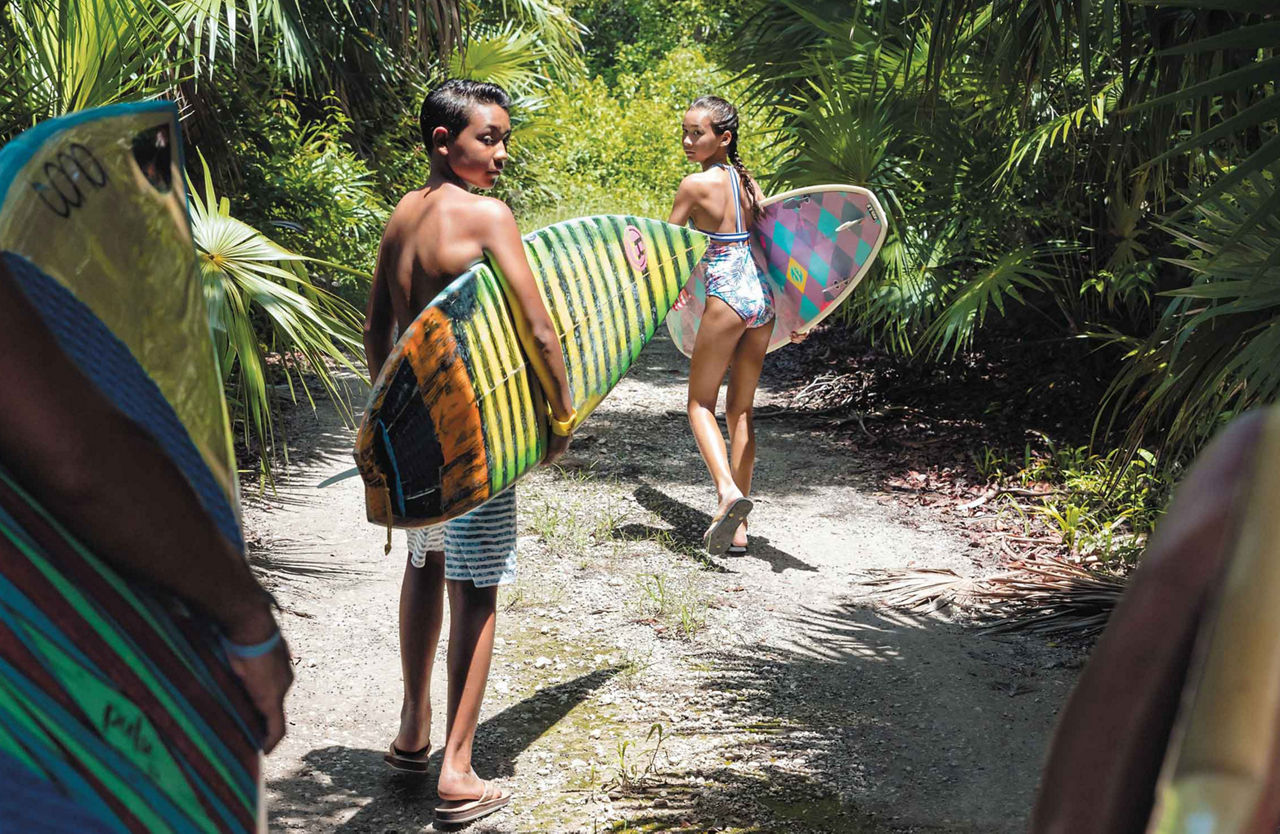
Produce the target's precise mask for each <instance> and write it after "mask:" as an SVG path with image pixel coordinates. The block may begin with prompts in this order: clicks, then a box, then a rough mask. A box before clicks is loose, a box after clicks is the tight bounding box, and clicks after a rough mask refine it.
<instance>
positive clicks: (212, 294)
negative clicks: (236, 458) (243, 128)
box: [189, 158, 362, 466]
mask: <svg viewBox="0 0 1280 834" xmlns="http://www.w3.org/2000/svg"><path fill="white" fill-rule="evenodd" d="M201 163H202V165H203V167H204V183H203V185H204V188H203V189H202V190H203V196H201V195H200V193H199V191H198V190H197V189H195V188H190V187H189V192H190V194H191V200H190V207H191V226H192V234H193V236H194V238H195V242H196V249H197V252H198V255H199V264H200V270H201V275H202V276H203V278H204V288H205V299H206V303H207V304H208V307H209V323H210V326H211V328H212V329H213V332H214V336H215V343H216V345H217V348H218V356H219V363H220V367H221V370H222V375H223V379H224V380H226V381H229V382H231V381H234V384H235V387H236V389H237V393H238V396H235V397H233V401H235V402H238V403H239V404H240V405H241V407H242V408H243V410H244V414H243V419H244V423H245V431H246V435H247V438H251V439H253V440H254V441H256V442H257V443H258V445H259V448H260V449H262V451H263V463H264V466H269V460H268V454H269V453H270V452H271V450H273V449H274V447H275V432H274V425H273V424H274V421H273V419H272V412H273V395H272V392H271V390H270V388H269V387H268V372H267V357H266V354H267V352H268V351H272V352H277V353H279V354H282V355H283V358H282V361H281V362H280V371H281V373H282V375H283V378H284V380H285V383H286V384H287V386H288V388H289V390H290V393H291V396H292V397H294V398H295V399H296V392H297V389H298V388H299V387H301V389H302V391H303V393H304V394H305V395H306V397H307V400H308V401H309V402H311V395H310V393H309V391H308V389H307V387H306V386H305V385H300V386H299V385H296V384H295V383H296V380H295V374H296V371H295V370H294V367H293V362H292V360H291V359H290V357H293V356H296V357H298V358H299V360H300V363H299V364H300V366H301V367H302V368H305V370H307V371H308V372H310V373H311V374H313V375H314V378H315V379H317V380H318V381H319V382H320V383H321V385H322V387H323V389H324V391H325V393H326V394H327V396H328V397H329V398H330V399H331V400H333V402H335V403H336V404H337V405H338V406H339V408H340V410H341V411H342V412H343V413H344V414H346V415H348V416H349V415H350V405H349V403H348V401H347V397H346V394H345V389H344V388H343V387H342V386H341V384H340V383H339V382H338V379H337V377H336V376H335V373H334V371H333V367H341V368H346V369H348V370H350V371H352V372H354V373H357V374H358V373H359V370H358V368H357V367H356V366H355V365H354V364H353V363H352V361H351V359H350V354H351V353H352V352H357V353H358V352H359V350H360V349H361V346H362V342H361V338H360V335H359V329H358V327H359V323H360V320H361V317H360V315H359V312H358V311H357V310H355V309H354V308H352V307H351V306H350V305H349V304H347V303H346V302H345V301H343V300H342V299H340V298H338V297H336V296H334V295H333V294H331V293H329V292H327V291H326V290H324V289H322V288H320V287H317V286H315V285H314V284H313V283H311V281H310V280H309V279H308V277H307V272H306V268H305V264H306V263H308V262H311V261H312V259H311V258H308V257H306V256H304V255H300V254H297V253H296V252H290V251H289V250H287V249H285V248H284V247H282V246H280V245H279V244H277V243H275V242H274V241H272V240H271V239H270V238H268V237H266V236H265V235H263V234H262V233H261V232H259V231H258V230H257V229H254V228H253V227H252V226H249V225H248V224H246V223H244V222H242V221H240V220H237V219H236V218H234V217H232V216H231V213H230V205H229V203H228V201H227V200H226V199H225V198H223V199H219V198H218V196H217V194H216V193H215V191H214V187H213V178H212V175H211V173H210V171H209V166H208V165H207V164H206V163H204V160H203V158H202V159H201ZM260 331H261V332H263V333H265V341H264V337H263V336H262V335H260ZM331 366H332V367H331ZM312 404H313V405H314V403H312Z"/></svg>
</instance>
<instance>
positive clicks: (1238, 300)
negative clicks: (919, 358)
mask: <svg viewBox="0 0 1280 834" xmlns="http://www.w3.org/2000/svg"><path fill="white" fill-rule="evenodd" d="M1201 6H1203V8H1201ZM1276 26H1277V24H1276V23H1275V21H1274V20H1271V19H1270V18H1268V17H1267V16H1266V15H1265V14H1263V13H1262V9H1261V7H1260V6H1258V5H1257V4H1256V3H1251V2H1248V0H1215V2H1212V3H1210V2H1208V0H1203V2H1201V0H1185V2H1168V3H1161V2H1154V3H1143V4H1131V3H1125V2H1121V1H1120V0H1107V1H1106V2H1101V3H1095V4H1086V5H1083V6H1070V5H1054V4H1046V3H1042V2H1038V0H965V2H958V3H953V2H941V0H926V2H923V3H917V2H911V3H906V2H900V0H892V2H888V3H882V4H876V5H874V6H865V5H859V4H850V3H845V2H835V0H783V2H766V0H757V1H756V2H755V3H754V4H753V5H752V7H751V9H750V11H749V12H748V14H747V22H746V23H745V25H744V27H743V28H742V29H741V30H740V31H739V33H738V35H737V37H736V38H735V40H734V43H733V45H732V47H731V49H730V54H729V56H728V59H727V60H728V63H729V64H730V65H731V66H736V67H742V68H743V69H744V72H745V76H746V78H747V79H748V80H749V82H750V85H751V87H750V89H751V92H752V94H753V96H754V97H755V99H756V100H757V101H759V102H762V103H765V104H774V105H777V106H778V107H780V108H781V110H782V111H783V112H784V114H785V117H784V124H783V129H782V130H781V132H780V134H779V136H778V138H779V147H780V148H781V149H782V150H783V151H784V153H786V154H789V158H790V161H789V162H787V161H785V160H784V161H783V162H782V163H781V164H780V165H779V166H778V169H777V171H778V178H779V184H784V183H785V184H794V185H804V184H811V183H814V182H818V181H830V180H832V179H838V180H843V181H847V182H855V183H864V184H868V185H870V186H872V187H874V188H875V189H877V190H878V191H879V192H880V193H881V194H882V196H884V197H885V198H886V202H887V204H888V205H887V207H888V208H889V210H890V212H891V214H892V215H893V225H892V227H891V232H890V239H889V240H888V242H887V243H886V246H885V248H884V249H883V250H882V254H881V256H880V259H879V262H878V264H877V267H876V272H875V274H873V275H872V277H871V279H870V280H868V281H867V282H865V283H864V284H863V287H862V289H861V290H860V291H859V293H858V294H857V295H856V297H855V299H854V303H853V304H851V305H848V306H847V308H846V315H847V316H848V317H850V318H852V319H854V320H856V321H857V322H858V323H859V324H861V325H862V326H863V327H864V328H865V329H866V330H867V331H868V332H870V333H872V334H873V335H875V336H877V337H879V338H883V339H885V340H886V341H888V342H889V343H890V344H892V345H893V346H895V347H897V348H898V349H900V350H902V351H906V352H920V353H925V354H928V355H931V356H935V357H945V356H950V355H953V354H954V352H955V351H957V350H963V349H967V348H969V347H971V346H972V345H973V343H974V339H975V337H976V336H977V334H978V333H979V332H980V331H981V330H982V328H983V326H984V325H986V324H990V323H991V322H993V321H1001V322H1003V324H1004V326H1005V327H1006V329H1007V330H1011V331H1012V332H1021V333H1026V334H1035V335H1034V337H1033V338H1036V339H1043V338H1045V337H1046V336H1057V337H1059V338H1073V337H1078V338H1096V339H1099V340H1100V344H1101V345H1102V346H1103V352H1102V353H1100V354H1099V355H1098V357H1099V361H1098V363H1097V367H1098V368H1100V369H1105V368H1107V367H1108V366H1109V367H1110V368H1111V369H1112V372H1113V373H1114V369H1115V368H1117V367H1119V366H1120V365H1121V363H1122V362H1125V363H1126V368H1127V370H1126V371H1125V374H1124V375H1123V376H1121V377H1120V378H1119V379H1118V381H1117V384H1116V387H1115V388H1113V391H1112V397H1111V399H1110V403H1111V404H1112V405H1113V407H1114V408H1115V409H1119V410H1118V411H1113V412H1112V414H1111V418H1112V420H1115V421H1116V422H1128V421H1129V418H1130V416H1132V415H1133V414H1135V413H1136V414H1137V415H1138V417H1139V419H1138V421H1137V422H1136V423H1135V425H1136V426H1137V428H1136V429H1135V430H1134V431H1133V432H1131V433H1130V435H1129V440H1130V444H1131V448H1136V444H1137V442H1138V436H1139V435H1140V434H1143V433H1146V434H1147V436H1148V438H1149V439H1150V441H1151V442H1153V443H1166V442H1167V443H1171V444H1172V445H1174V446H1183V445H1185V446H1186V448H1187V449H1191V448H1193V447H1194V446H1195V445H1196V444H1197V443H1198V442H1199V441H1200V440H1201V439H1203V438H1204V437H1205V436H1207V434H1208V433H1209V432H1211V431H1212V429H1213V428H1214V427H1215V426H1217V425H1218V424H1219V423H1220V422H1221V421H1222V420H1223V419H1225V418H1226V417H1227V416H1229V415H1230V414H1231V413H1234V412H1236V411H1238V410H1239V409H1241V408H1245V407H1248V406H1249V405H1251V404H1256V403H1258V402H1265V401H1268V400H1269V399H1271V398H1273V397H1274V395H1275V393H1276V385H1275V384H1274V382H1273V375H1274V368H1273V366H1274V363H1273V362H1269V361H1268V360H1265V359H1264V358H1263V356H1264V354H1266V350H1265V346H1266V336H1267V334H1268V332H1269V331H1268V327H1272V326H1274V324H1275V323H1276V321H1277V320H1276V318H1275V315H1276V313H1280V309H1277V308H1276V307H1275V306H1274V303H1273V301H1272V300H1271V299H1270V296H1269V295H1268V294H1267V286H1268V285H1267V284H1266V281H1265V275H1266V274H1267V273H1266V269H1267V268H1269V267H1268V265H1274V264H1276V263H1277V262H1280V235H1278V234H1277V230H1276V229H1275V228H1274V227H1273V224H1271V223H1270V222H1269V219H1273V218H1274V214H1275V208H1276V205H1277V204H1280V198H1278V197H1276V196H1275V193H1276V192H1275V186H1276V183H1275V177H1276V169H1275V167H1274V166H1275V164H1276V162H1277V160H1280V144H1277V143H1278V142H1280V129H1278V123H1277V116H1280V98H1277V89H1276V87H1277V82H1276V79H1277V78H1278V77H1280V74H1278V73H1280V55H1277V53H1276V44H1278V43H1280V38H1278V37H1277V28H1276ZM1250 269H1252V270H1253V271H1252V272H1251V273H1249V275H1248V276H1246V274H1245V273H1246V272H1248V270H1250ZM1242 316H1244V317H1242ZM1245 317H1247V318H1248V320H1247V321H1246V318H1245ZM1157 321H1158V322H1159V324H1158V325H1157ZM1241 326H1243V327H1244V334H1243V335H1241V334H1240V333H1239V331H1238V328H1239V327H1241ZM1237 337H1239V338H1237ZM1249 347H1252V348H1253V349H1248V348H1249ZM1135 409H1136V411H1135ZM1108 424H1109V422H1108V421H1104V423H1103V425H1108ZM1175 459H1176V456H1163V457H1162V460H1167V461H1170V462H1173V461H1174V460H1175Z"/></svg>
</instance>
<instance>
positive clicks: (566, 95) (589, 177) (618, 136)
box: [522, 49, 771, 227]
mask: <svg viewBox="0 0 1280 834" xmlns="http://www.w3.org/2000/svg"><path fill="white" fill-rule="evenodd" d="M712 92H715V93H719V94H721V95H725V96H726V97H729V98H734V97H735V96H736V94H737V92H738V90H737V88H736V87H735V85H734V84H733V83H732V81H731V79H730V78H729V77H728V75H727V74H726V73H724V72H723V71H721V70H720V69H718V68H717V67H716V66H715V65H714V64H713V63H711V61H710V60H709V59H708V58H707V57H706V56H705V55H704V54H703V53H701V52H699V51H696V50H693V49H678V50H676V51H675V52H673V53H671V54H670V55H668V56H667V57H666V58H664V59H663V60H662V61H660V62H659V63H657V64H656V65H654V66H653V67H651V68H650V69H649V70H647V71H646V72H644V73H642V74H637V75H632V74H626V73H624V74H621V75H619V76H618V78H617V82H616V84H614V85H613V86H610V85H609V84H607V83H606V82H605V81H604V79H603V78H599V77H597V78H591V79H585V78H584V79H579V80H577V81H575V82H573V83H570V84H566V85H563V86H559V87H555V88H553V89H551V90H550V91H549V92H548V94H547V97H546V101H547V104H546V107H545V108H544V110H543V111H542V112H541V113H540V114H539V117H538V119H537V130H536V131H534V132H533V136H532V138H531V139H530V140H529V141H528V143H527V144H524V145H523V146H522V153H524V154H527V155H528V156H529V157H530V158H531V160H532V162H533V164H535V165H536V166H538V169H539V172H540V174H541V176H542V178H543V180H542V181H543V184H544V185H545V187H546V188H547V189H548V191H549V192H550V195H549V196H548V197H546V198H542V199H540V200H531V201H530V205H528V207H527V208H526V211H525V218H523V219H525V221H526V224H527V225H529V226H530V227H535V226H538V225H543V224H544V223H546V222H552V221H554V220H559V219H564V218H566V217H572V216H576V215H580V214H586V213H595V212H613V213H621V212H628V213H636V214H641V215H646V216H652V217H665V216H666V215H667V213H668V212H669V211H670V210H671V198H672V196H673V195H674V194H675V190H676V186H677V185H678V184H679V182H680V179H681V178H682V177H683V176H684V175H685V174H688V173H690V172H691V171H692V170H693V169H692V168H690V166H689V164H688V162H687V161H686V160H685V158H684V155H683V154H682V153H681V151H680V121H681V118H682V117H683V116H684V111H685V107H687V106H688V103H689V102H690V101H692V100H693V99H694V98H696V97H698V96H699V95H702V94H704V93H712ZM742 121H743V126H744V127H743V142H742V153H743V157H744V159H745V161H746V163H747V165H748V166H752V165H754V164H755V163H756V161H757V160H759V159H761V157H762V156H763V154H762V150H761V149H762V148H764V147H765V146H766V144H767V141H768V140H767V137H766V132H767V130H768V129H769V128H770V126H771V123H770V122H769V120H768V119H767V118H765V116H764V114H763V113H762V112H761V111H758V110H756V109H752V108H746V109H745V110H744V112H743V114H742Z"/></svg>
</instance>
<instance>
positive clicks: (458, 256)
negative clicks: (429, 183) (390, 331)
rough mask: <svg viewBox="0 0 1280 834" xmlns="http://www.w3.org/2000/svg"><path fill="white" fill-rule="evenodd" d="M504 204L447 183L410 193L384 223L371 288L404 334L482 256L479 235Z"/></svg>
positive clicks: (488, 226) (500, 211)
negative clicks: (377, 290)
mask: <svg viewBox="0 0 1280 834" xmlns="http://www.w3.org/2000/svg"><path fill="white" fill-rule="evenodd" d="M503 214H506V215H507V216H510V211H509V210H508V209H507V207H506V206H505V205H503V204H502V203H501V202H499V201H498V200H495V199H493V198H491V197H485V196H482V195H480V194H472V193H470V192H469V191H467V190H465V189H463V188H459V187H458V186H456V185H453V184H452V183H445V184H443V185H439V186H435V187H427V188H420V189H417V190H416V191H410V192H409V193H408V194H406V195H405V196H404V197H402V198H401V200H400V202H399V203H398V204H397V205H396V207H395V210H394V211H393V212H392V213H391V217H390V219H389V220H388V221H387V228H386V231H385V232H384V233H383V235H382V245H381V247H380V249H379V252H378V266H377V274H376V275H375V276H374V284H375V286H377V285H382V289H383V291H384V292H385V293H386V294H387V296H388V299H387V300H388V301H389V302H390V305H391V311H390V312H391V316H392V318H393V319H394V321H395V323H396V325H397V330H399V331H401V332H403V331H404V330H405V329H406V328H407V327H408V326H409V325H410V324H411V323H412V322H413V320H414V319H415V318H416V317H417V316H418V314H419V313H421V312H422V310H423V308H424V307H426V306H427V305H428V304H430V303H431V300H432V299H434V298H435V297H436V296H437V295H439V293H440V291H441V290H443V289H444V288H445V287H446V286H448V284H449V283H450V282H451V281H453V279H455V278H457V277H458V276H459V275H461V274H462V273H464V272H466V271H467V269H469V268H470V267H471V265H472V264H474V263H475V262H476V261H478V260H480V258H481V257H483V255H484V245H485V242H486V241H485V239H484V233H485V231H486V230H488V229H490V228H492V226H493V224H494V222H495V220H496V219H498V217H500V216H501V215H503Z"/></svg>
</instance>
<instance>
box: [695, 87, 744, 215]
mask: <svg viewBox="0 0 1280 834" xmlns="http://www.w3.org/2000/svg"><path fill="white" fill-rule="evenodd" d="M689 109H690V110H702V111H703V112H705V113H706V114H707V116H709V117H710V119H711V129H712V130H713V131H715V133H716V135H717V136H719V135H720V134H722V133H724V132H725V131H726V130H727V131H729V132H730V133H731V134H732V136H730V137H729V148H728V150H729V164H731V165H732V166H733V169H734V170H735V171H737V172H738V178H739V179H740V180H741V181H742V190H743V191H745V192H746V193H747V205H748V207H749V208H750V210H751V222H753V223H754V222H755V221H756V220H758V219H760V201H759V200H757V199H756V189H755V187H754V185H753V183H754V180H753V179H752V177H751V172H750V171H748V170H747V166H745V165H743V164H742V157H740V156H738V108H736V107H734V106H733V105H732V104H730V103H729V102H727V101H725V100H724V99H722V98H720V97H719V96H702V97H700V98H697V99H695V100H694V102H693V104H690V105H689Z"/></svg>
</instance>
